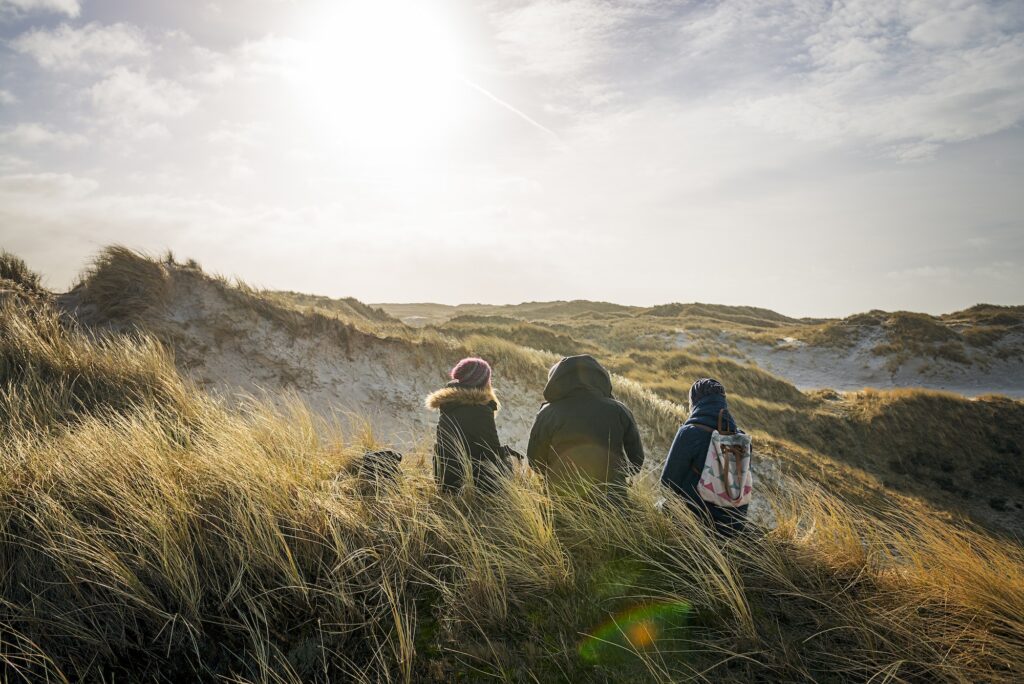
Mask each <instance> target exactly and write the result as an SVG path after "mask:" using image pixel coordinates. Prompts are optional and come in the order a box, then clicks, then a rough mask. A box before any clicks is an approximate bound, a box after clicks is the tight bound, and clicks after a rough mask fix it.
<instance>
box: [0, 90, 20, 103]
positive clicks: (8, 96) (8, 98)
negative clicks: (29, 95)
mask: <svg viewBox="0 0 1024 684" xmlns="http://www.w3.org/2000/svg"><path fill="white" fill-rule="evenodd" d="M17 102H18V96H17V95H15V94H14V93H12V92H11V91H9V90H3V89H2V88H0V105H10V104H15V103H17Z"/></svg>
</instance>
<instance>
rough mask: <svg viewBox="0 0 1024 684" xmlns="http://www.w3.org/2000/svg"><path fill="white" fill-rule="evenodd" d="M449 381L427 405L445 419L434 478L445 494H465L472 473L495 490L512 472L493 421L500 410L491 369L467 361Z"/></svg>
mask: <svg viewBox="0 0 1024 684" xmlns="http://www.w3.org/2000/svg"><path fill="white" fill-rule="evenodd" d="M449 377H450V378H451V380H450V382H448V384H447V385H445V386H444V388H443V389H440V390H438V391H437V392H434V393H433V394H431V395H430V396H428V397H427V401H426V404H427V408H430V409H434V410H436V411H439V412H440V414H441V416H440V418H439V420H438V422H437V441H436V443H435V444H434V476H435V478H437V483H438V486H440V487H441V491H443V492H457V491H458V490H460V489H462V486H463V484H465V476H466V474H467V471H468V472H470V473H471V474H472V477H473V482H474V483H476V486H478V487H481V488H482V489H484V490H493V488H494V487H495V485H496V482H497V478H499V477H501V476H502V475H504V474H508V473H509V472H510V471H511V468H510V467H509V464H508V461H507V459H506V458H504V456H503V453H504V450H503V449H502V446H501V441H500V440H499V438H498V429H497V426H496V424H495V422H494V415H495V413H497V412H498V409H499V407H500V405H499V404H498V399H497V397H496V396H495V395H494V389H493V388H492V387H491V366H490V364H489V363H487V362H486V361H484V360H483V359H478V358H475V357H471V358H466V359H462V360H461V361H459V362H458V363H457V364H455V367H454V368H452V370H451V373H449ZM467 465H468V466H469V468H468V469H467V467H466V466H467Z"/></svg>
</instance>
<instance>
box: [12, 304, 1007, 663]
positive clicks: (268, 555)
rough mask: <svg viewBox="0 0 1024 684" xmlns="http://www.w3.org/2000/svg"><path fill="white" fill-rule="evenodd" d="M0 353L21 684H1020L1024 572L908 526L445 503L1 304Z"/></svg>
mask: <svg viewBox="0 0 1024 684" xmlns="http://www.w3.org/2000/svg"><path fill="white" fill-rule="evenodd" d="M470 344H472V345H475V346H476V347H478V348H480V349H486V350H487V351H488V352H490V353H492V354H494V355H495V356H496V357H498V358H500V359H501V360H502V361H503V362H504V363H506V364H508V365H510V366H511V365H512V364H520V365H521V367H518V368H517V370H518V371H519V372H522V373H533V374H537V373H541V374H542V373H543V369H544V368H545V367H546V366H547V363H548V361H550V360H551V358H550V356H548V355H544V354H542V353H541V352H529V351H524V350H522V349H521V348H519V347H516V346H515V345H512V344H510V343H504V344H506V345H507V346H506V347H504V348H501V347H500V345H501V344H503V343H502V342H501V341H496V340H493V339H487V338H479V339H476V340H474V341H471V342H470ZM517 350H518V351H517ZM0 355H2V360H3V362H2V364H0V397H2V401H0V424H2V425H3V426H4V428H3V429H4V439H3V442H2V452H0V557H2V558H3V567H4V569H5V572H4V573H3V575H2V576H0V662H2V663H3V670H4V673H5V677H6V678H7V679H9V680H11V681H16V680H18V679H19V678H20V679H23V680H25V681H101V680H102V681H182V680H191V679H207V680H209V679H214V678H218V677H219V678H223V679H224V680H226V681H252V682H293V681H366V682H376V681H404V682H408V681H451V680H453V679H461V680H463V681H477V680H479V681H485V680H486V681H492V680H494V679H497V680H502V681H523V682H546V681H650V682H669V681H686V680H691V681H715V682H722V681H726V682H728V681H735V682H749V681H757V680H761V681H765V680H769V681H867V680H876V681H920V682H935V681H948V682H972V681H989V682H1012V681H1019V680H1020V678H1021V677H1024V639H1022V636H1021V635H1022V634H1024V624H1022V620H1024V618H1022V616H1024V551H1022V550H1021V548H1020V547H1019V546H1017V545H1014V544H1012V543H1008V542H997V541H995V540H993V539H992V538H989V537H987V536H985V535H984V534H982V533H979V532H976V531H973V530H970V529H965V528H954V527H951V526H949V525H946V524H944V523H942V522H940V521H938V520H935V519H933V518H929V517H927V516H922V515H919V514H918V512H917V511H914V510H906V509H904V510H898V509H890V510H885V509H880V510H873V511H870V512H868V511H866V510H863V509H860V508H858V507H855V506H852V505H850V504H847V503H843V502H842V501H840V500H839V499H837V498H835V497H833V496H832V495H830V494H828V493H825V492H823V491H821V490H820V489H819V488H818V487H816V486H815V485H813V484H811V483H808V482H795V483H794V484H793V485H792V486H790V487H788V488H787V490H786V491H785V492H772V491H769V490H765V491H764V492H763V495H764V496H765V497H767V498H768V499H769V500H770V501H771V502H772V504H773V506H774V509H775V519H776V526H775V527H774V528H772V529H755V530H753V531H752V533H751V534H750V536H749V537H747V538H744V539H742V540H735V541H732V542H729V543H724V542H722V541H720V540H717V539H715V538H714V537H713V536H711V535H710V534H709V533H708V532H707V531H706V530H705V528H704V527H703V526H702V525H701V524H700V523H699V521H697V520H696V518H694V517H693V516H691V515H690V514H689V513H688V512H687V511H685V510H683V509H682V508H681V507H680V506H679V504H678V503H677V502H674V501H670V503H669V505H668V506H667V510H665V511H659V510H657V509H656V508H655V507H654V506H653V497H654V496H657V495H658V492H652V491H649V490H636V491H634V492H633V493H632V495H631V497H630V499H629V501H628V502H627V503H626V504H625V505H622V506H611V505H609V504H608V503H607V502H605V501H602V500H591V499H587V498H566V497H560V498H552V497H550V496H548V495H547V494H546V493H545V492H544V491H543V489H542V487H541V486H540V485H539V483H538V482H537V480H536V478H532V477H529V476H525V475H520V476H517V477H516V478H515V479H513V480H511V481H509V482H508V483H507V485H506V486H505V487H504V488H503V489H502V491H500V492H499V493H498V494H496V495H493V496H486V497H485V496H482V495H481V494H480V493H479V492H476V491H474V490H473V489H472V488H470V489H469V490H467V491H466V492H465V493H464V494H463V495H461V496H459V497H454V498H446V497H441V496H440V495H439V494H438V493H437V492H436V490H435V488H434V486H433V483H432V480H431V477H430V474H429V467H428V455H427V454H425V453H413V454H408V455H407V458H406V461H405V462H404V464H403V473H402V476H401V477H400V478H399V479H398V480H397V482H395V483H393V484H387V483H382V482H371V481H366V480H364V479H361V478H360V477H359V475H358V463H359V456H360V454H361V453H362V452H363V451H364V450H365V449H368V448H372V447H375V446H378V445H376V444H375V442H374V439H373V436H372V435H369V434H349V435H344V434H341V433H340V432H339V430H338V429H337V428H336V427H334V426H331V425H329V424H325V423H323V422H322V421H321V420H319V419H317V418H315V417H314V416H313V415H312V414H311V413H310V412H309V411H308V410H307V409H306V408H305V407H304V406H303V405H302V404H301V403H298V402H294V403H293V404H292V405H291V406H290V407H288V408H287V409H285V410H278V409H274V408H271V407H269V406H267V405H263V404H259V403H251V404H247V405H245V406H243V407H241V408H235V409H228V408H226V407H225V406H224V405H223V404H221V403H219V402H217V401H215V400H212V399H210V398H209V397H207V396H205V395H204V394H203V393H202V392H199V391H198V390H196V389H195V388H194V387H192V386H190V385H189V384H188V383H187V382H186V381H184V380H183V379H182V378H180V377H179V376H178V374H177V373H176V372H175V369H174V365H173V362H172V360H171V359H170V357H169V355H168V354H167V352H166V351H165V350H164V348H163V347H162V346H161V345H160V344H159V343H158V342H156V341H155V340H153V339H151V338H149V337H147V336H146V335H143V334H134V335H111V336H109V337H106V338H103V339H97V338H94V337H92V336H90V335H86V334H85V333H83V332H81V331H78V330H76V329H74V328H68V327H67V325H66V324H64V323H61V322H60V321H59V320H58V319H57V317H56V315H55V314H53V313H52V312H48V311H46V310H45V309H41V310H39V311H35V312H27V311H26V310H25V309H24V308H15V307H13V306H7V307H5V308H3V309H2V310H0ZM616 388H617V392H618V393H620V394H621V395H622V396H623V397H624V398H627V401H630V402H632V403H634V404H636V406H639V407H640V408H638V409H637V410H638V411H640V412H644V413H645V414H646V413H648V412H654V413H659V412H660V414H661V415H663V416H664V420H665V424H666V425H668V424H669V423H670V422H672V421H674V420H676V419H677V417H678V416H673V415H672V412H673V411H676V410H677V409H675V408H673V407H674V405H672V404H669V403H668V402H664V403H662V404H659V403H658V401H659V400H657V398H656V397H654V396H653V395H651V394H650V393H649V392H646V391H645V390H644V389H643V388H642V387H641V386H640V385H637V384H635V383H631V382H629V381H624V380H617V383H616Z"/></svg>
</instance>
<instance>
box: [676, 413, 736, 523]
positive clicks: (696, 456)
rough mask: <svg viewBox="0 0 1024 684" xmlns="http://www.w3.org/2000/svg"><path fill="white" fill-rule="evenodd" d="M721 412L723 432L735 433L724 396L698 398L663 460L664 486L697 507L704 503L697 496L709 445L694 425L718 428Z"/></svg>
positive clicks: (708, 437) (706, 436)
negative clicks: (726, 430) (723, 412)
mask: <svg viewBox="0 0 1024 684" xmlns="http://www.w3.org/2000/svg"><path fill="white" fill-rule="evenodd" d="M722 409H725V420H724V421H723V423H728V425H729V427H728V428H726V429H728V430H730V431H737V429H738V428H737V427H736V422H735V421H734V420H733V419H732V416H731V415H730V414H729V406H728V404H727V403H726V400H725V395H724V394H711V395H707V396H704V397H701V398H700V399H698V400H697V401H696V402H695V403H694V404H693V409H692V410H691V411H690V417H689V418H687V419H686V422H685V423H683V425H682V427H680V428H679V432H677V433H676V438H675V439H674V440H673V441H672V448H671V449H670V450H669V452H668V458H666V459H665V468H664V469H663V470H662V471H661V481H662V483H663V484H665V485H667V486H669V487H671V488H672V489H673V490H674V491H675V492H676V493H678V494H682V495H683V496H685V497H686V498H687V499H688V500H689V501H691V502H693V503H696V504H703V500H702V499H701V498H700V497H699V496H698V495H697V483H698V482H699V481H700V473H701V471H702V470H704V459H705V457H706V456H707V453H708V446H709V445H710V444H711V433H710V432H708V431H707V430H701V429H700V428H698V427H694V426H695V425H704V426H706V427H709V428H713V429H717V428H718V412H719V411H721V410H722ZM722 427H725V425H724V424H723V425H722Z"/></svg>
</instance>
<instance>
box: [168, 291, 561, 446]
mask: <svg viewBox="0 0 1024 684" xmlns="http://www.w3.org/2000/svg"><path fill="white" fill-rule="evenodd" d="M174 289H175V291H174V293H173V296H172V297H171V298H170V302H169V305H168V311H167V318H166V322H165V324H164V325H162V326H161V327H162V333H163V334H164V335H165V336H168V337H170V338H171V339H173V341H174V348H175V352H176V361H177V363H178V365H179V367H180V368H181V369H182V370H183V371H184V372H185V373H186V374H187V375H189V376H190V377H191V378H193V379H194V380H195V381H196V382H197V383H198V384H200V385H201V386H203V387H204V388H206V389H207V390H208V391H211V392H212V393H215V394H219V395H221V396H224V397H227V398H229V399H232V400H239V399H242V398H244V397H246V396H258V397H265V398H267V399H270V400H271V401H273V402H275V403H279V404H281V403H284V402H286V401H287V397H288V396H289V395H297V396H299V397H301V399H302V400H303V401H305V402H306V404H307V405H308V406H309V407H310V408H312V409H313V410H314V411H315V412H316V413H318V414H319V415H321V416H324V417H326V418H330V419H337V420H339V421H340V422H341V424H342V425H344V426H348V428H349V429H351V430H358V429H359V428H360V427H361V422H362V421H364V420H368V421H369V422H370V424H371V425H372V427H373V431H374V434H375V436H376V437H377V438H378V439H379V440H380V441H382V442H387V443H389V444H394V445H396V446H398V447H401V448H408V447H410V446H413V445H416V444H420V443H422V441H423V440H426V439H430V438H432V430H433V428H434V426H435V424H436V421H437V414H436V413H435V412H433V411H430V410H428V409H427V408H425V407H424V405H423V400H424V398H425V397H426V396H427V395H428V394H429V393H430V392H432V391H434V390H436V389H438V388H439V387H441V386H443V385H444V383H445V381H446V380H447V376H446V373H447V370H448V368H449V367H450V366H451V365H452V364H453V363H454V362H455V361H457V360H458V359H457V357H458V353H457V352H456V351H454V350H453V351H452V352H451V354H449V355H448V356H450V358H443V356H439V355H438V352H437V351H436V350H425V349H421V348H417V347H415V346H414V345H410V344H408V343H401V342H399V341H395V340H387V339H380V338H376V337H373V336H371V335H364V334H358V335H355V336H354V337H353V339H352V340H350V341H349V343H348V344H339V343H338V341H337V340H335V339H332V338H330V337H328V336H326V335H311V336H293V335H291V334H290V333H289V331H288V330H286V329H285V328H284V327H282V326H280V325H278V324H276V323H274V322H273V321H269V320H267V319H265V318H263V317H261V316H259V315H257V314H256V313H255V312H252V311H247V310H244V309H240V308H239V307H238V306H236V305H234V304H233V303H232V302H229V301H227V300H226V299H225V298H224V297H223V295H222V294H221V293H220V292H219V291H218V290H217V289H216V288H214V287H210V286H209V285H208V284H207V283H205V282H203V281H201V280H198V279H193V278H177V279H175V285H174ZM495 386H496V390H497V394H498V397H499V399H500V400H501V401H502V403H503V409H502V411H501V412H500V413H499V414H498V431H499V433H500V435H501V436H502V438H503V440H505V441H506V442H507V443H508V444H509V445H511V446H513V447H514V448H516V449H518V450H520V451H525V449H526V441H527V439H528V438H529V430H530V426H531V425H532V423H533V417H534V414H535V413H536V411H537V408H538V407H539V406H540V403H541V401H542V398H541V391H542V389H543V388H527V387H523V386H522V385H520V384H519V383H517V382H514V381H512V380H510V379H505V378H502V377H501V376H500V374H498V373H496V375H495Z"/></svg>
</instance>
